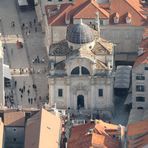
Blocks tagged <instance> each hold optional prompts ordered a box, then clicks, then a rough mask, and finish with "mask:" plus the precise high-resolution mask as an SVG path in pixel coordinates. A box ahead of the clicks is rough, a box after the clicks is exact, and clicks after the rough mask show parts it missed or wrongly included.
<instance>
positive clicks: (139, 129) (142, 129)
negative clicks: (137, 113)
mask: <svg viewBox="0 0 148 148" xmlns="http://www.w3.org/2000/svg"><path fill="white" fill-rule="evenodd" d="M127 129H128V130H127V135H128V136H135V135H140V134H144V133H146V132H148V120H142V121H138V122H136V123H131V124H129V125H128V127H127Z"/></svg>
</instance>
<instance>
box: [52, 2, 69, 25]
mask: <svg viewBox="0 0 148 148" xmlns="http://www.w3.org/2000/svg"><path fill="white" fill-rule="evenodd" d="M70 7H71V4H70V5H67V7H66V8H65V9H64V10H63V11H62V12H60V13H59V15H57V16H56V17H55V18H54V19H53V21H52V22H51V23H50V25H52V24H53V23H54V22H55V21H56V20H57V19H58V18H60V17H61V16H62V15H63V14H64V13H66V12H65V11H66V10H67V9H69V8H70Z"/></svg>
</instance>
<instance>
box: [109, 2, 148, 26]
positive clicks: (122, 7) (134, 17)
mask: <svg viewBox="0 0 148 148" xmlns="http://www.w3.org/2000/svg"><path fill="white" fill-rule="evenodd" d="M141 12H142V8H141V4H140V3H139V0H113V1H111V6H110V13H111V16H110V23H113V15H114V13H119V16H120V19H119V24H125V19H126V16H127V13H130V14H131V25H134V26H141V25H145V23H146V16H144V15H143V14H142V13H141Z"/></svg>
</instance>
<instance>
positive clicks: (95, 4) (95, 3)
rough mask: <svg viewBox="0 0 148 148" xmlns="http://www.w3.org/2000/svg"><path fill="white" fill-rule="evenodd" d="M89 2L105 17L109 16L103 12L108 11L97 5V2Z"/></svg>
mask: <svg viewBox="0 0 148 148" xmlns="http://www.w3.org/2000/svg"><path fill="white" fill-rule="evenodd" d="M91 3H92V4H93V5H94V6H95V7H96V8H98V9H99V10H100V11H101V12H102V13H103V14H104V15H105V16H106V17H109V15H108V16H107V15H106V14H105V12H106V13H108V12H107V11H106V10H105V9H102V8H100V7H99V5H98V3H97V2H96V1H94V0H91ZM103 11H105V12H103ZM108 14H109V13H108Z"/></svg>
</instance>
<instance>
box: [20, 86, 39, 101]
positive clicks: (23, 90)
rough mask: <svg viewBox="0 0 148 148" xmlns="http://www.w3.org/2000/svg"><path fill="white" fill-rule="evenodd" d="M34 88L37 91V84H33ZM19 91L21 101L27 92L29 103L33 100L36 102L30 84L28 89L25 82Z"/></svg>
mask: <svg viewBox="0 0 148 148" xmlns="http://www.w3.org/2000/svg"><path fill="white" fill-rule="evenodd" d="M32 88H33V90H34V91H35V92H36V91H37V86H36V85H35V84H33V85H32ZM19 92H20V98H21V101H22V98H23V95H24V94H25V93H27V96H28V103H29V104H33V102H36V97H34V98H31V97H30V93H31V86H30V85H29V86H28V89H26V86H25V83H24V85H23V87H22V88H19Z"/></svg>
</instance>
